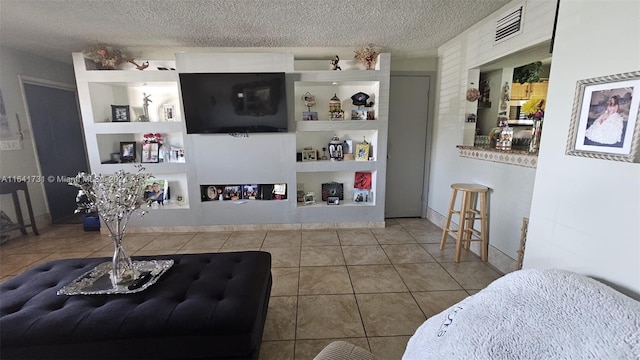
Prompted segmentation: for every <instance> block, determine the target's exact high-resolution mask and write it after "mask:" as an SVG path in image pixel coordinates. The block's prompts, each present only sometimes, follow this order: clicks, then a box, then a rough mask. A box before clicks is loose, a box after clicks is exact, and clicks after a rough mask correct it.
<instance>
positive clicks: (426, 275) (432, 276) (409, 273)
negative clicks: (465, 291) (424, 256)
mask: <svg viewBox="0 0 640 360" xmlns="http://www.w3.org/2000/svg"><path fill="white" fill-rule="evenodd" d="M395 267H396V270H398V273H399V274H400V277H402V280H404V282H405V284H406V285H407V287H409V290H411V291H433V290H462V288H461V287H460V285H459V284H458V283H457V282H456V281H455V280H454V279H453V277H451V275H449V274H448V273H447V272H446V271H445V270H444V269H443V268H442V266H440V264H437V263H422V264H399V265H395Z"/></svg>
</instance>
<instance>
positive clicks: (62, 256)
mask: <svg viewBox="0 0 640 360" xmlns="http://www.w3.org/2000/svg"><path fill="white" fill-rule="evenodd" d="M111 254H112V255H113V252H112V253H111ZM92 256H93V252H90V251H81V252H68V253H53V254H49V255H48V256H46V257H44V258H42V259H40V260H38V261H37V263H38V264H41V263H44V262H47V261H53V260H62V259H79V258H88V257H92Z"/></svg>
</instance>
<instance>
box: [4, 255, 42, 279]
mask: <svg viewBox="0 0 640 360" xmlns="http://www.w3.org/2000/svg"><path fill="white" fill-rule="evenodd" d="M47 256H48V254H44V253H36V254H13V255H7V256H3V257H2V261H0V274H2V275H3V276H5V275H18V274H20V273H21V272H23V271H24V270H26V269H28V268H30V267H32V266H33V265H34V264H37V263H38V261H40V260H41V259H44V258H45V257H47Z"/></svg>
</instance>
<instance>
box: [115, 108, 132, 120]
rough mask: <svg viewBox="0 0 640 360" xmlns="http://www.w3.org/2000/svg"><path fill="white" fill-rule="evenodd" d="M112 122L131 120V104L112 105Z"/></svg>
mask: <svg viewBox="0 0 640 360" xmlns="http://www.w3.org/2000/svg"><path fill="white" fill-rule="evenodd" d="M111 121H112V122H130V121H131V115H130V112H129V105H111Z"/></svg>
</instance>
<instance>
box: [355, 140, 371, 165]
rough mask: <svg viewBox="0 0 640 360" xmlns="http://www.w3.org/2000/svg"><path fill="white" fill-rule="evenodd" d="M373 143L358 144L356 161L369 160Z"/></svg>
mask: <svg viewBox="0 0 640 360" xmlns="http://www.w3.org/2000/svg"><path fill="white" fill-rule="evenodd" d="M370 149H371V145H369V144H368V143H359V144H356V150H355V160H356V161H369V150H370Z"/></svg>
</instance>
